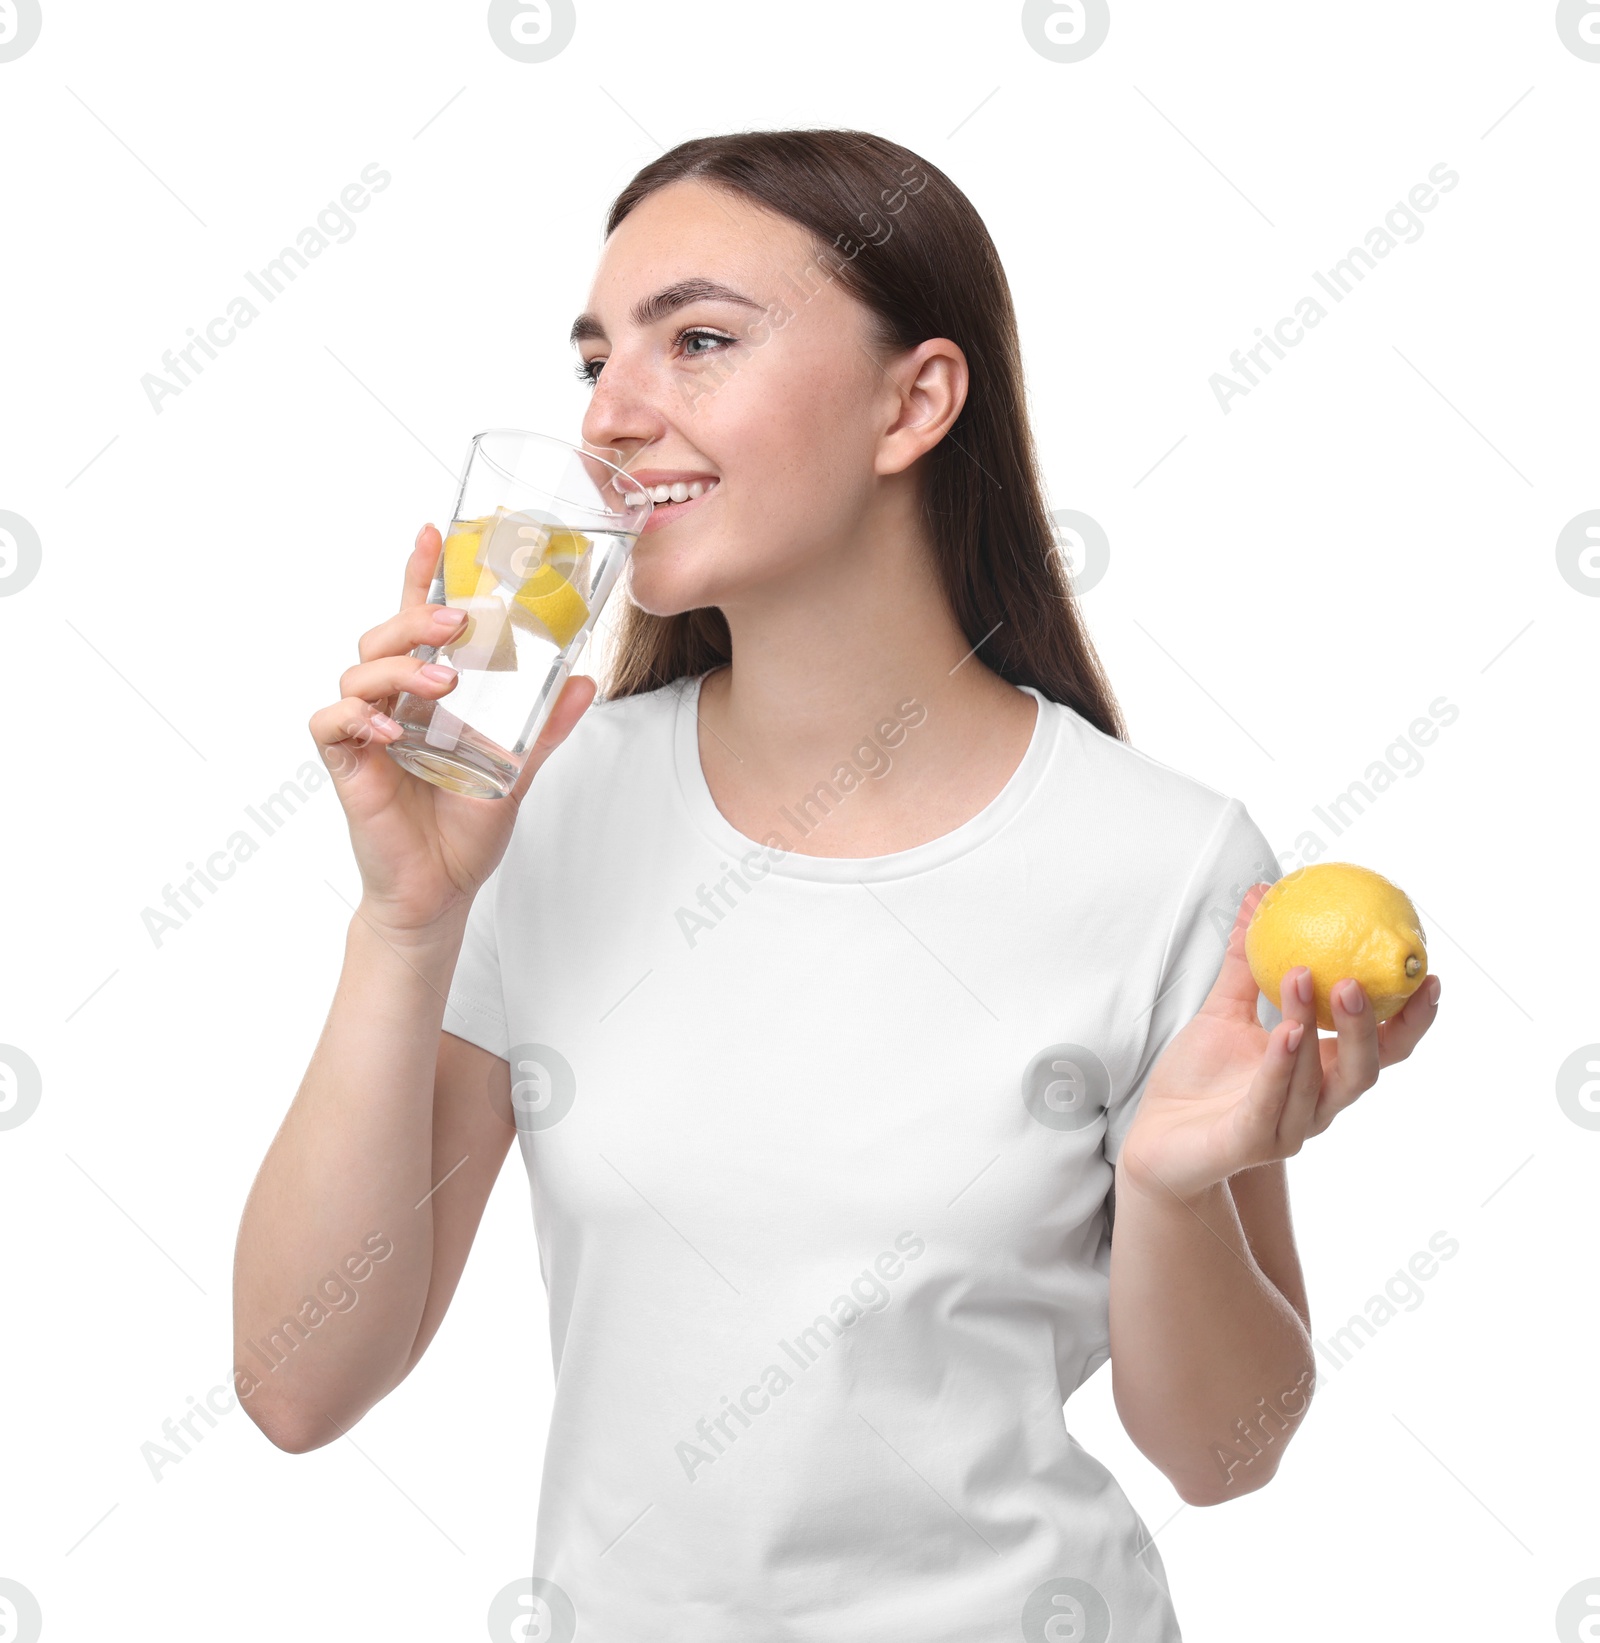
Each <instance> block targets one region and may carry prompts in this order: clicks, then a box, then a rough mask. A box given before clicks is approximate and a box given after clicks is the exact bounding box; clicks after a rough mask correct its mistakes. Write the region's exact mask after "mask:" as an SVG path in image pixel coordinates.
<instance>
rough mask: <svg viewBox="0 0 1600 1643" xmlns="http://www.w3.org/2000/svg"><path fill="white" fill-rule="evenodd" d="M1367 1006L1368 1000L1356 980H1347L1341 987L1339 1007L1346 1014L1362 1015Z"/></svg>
mask: <svg viewBox="0 0 1600 1643" xmlns="http://www.w3.org/2000/svg"><path fill="white" fill-rule="evenodd" d="M1366 1007H1367V1001H1366V999H1365V997H1364V996H1363V995H1362V992H1361V989H1360V987H1359V986H1357V985H1356V983H1355V982H1353V981H1347V982H1346V983H1345V984H1344V986H1342V987H1341V988H1340V989H1339V1008H1340V1009H1342V1010H1343V1011H1344V1013H1345V1014H1346V1015H1360V1014H1361V1012H1362V1011H1363V1010H1364V1009H1366Z"/></svg>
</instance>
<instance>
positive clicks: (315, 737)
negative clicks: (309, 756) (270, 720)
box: [307, 696, 403, 781]
mask: <svg viewBox="0 0 1600 1643" xmlns="http://www.w3.org/2000/svg"><path fill="white" fill-rule="evenodd" d="M307 729H309V730H310V732H311V739H312V741H313V742H315V743H316V746H317V752H318V754H319V755H320V756H321V758H322V762H323V763H324V764H325V765H326V766H327V767H328V769H329V771H330V772H331V773H332V775H333V778H334V780H335V781H343V780H345V779H346V778H347V777H349V776H352V775H354V774H355V772H356V771H357V770H359V769H360V768H361V766H362V764H363V763H364V762H365V759H364V756H363V755H364V754H365V752H366V750H367V749H368V748H381V747H383V746H384V745H385V744H387V743H389V742H394V741H398V740H399V739H400V736H401V735H402V733H403V732H402V730H401V727H400V726H399V725H398V724H396V723H395V721H394V720H393V719H391V718H389V717H388V715H387V714H384V713H380V712H379V711H378V709H377V708H376V707H375V706H374V705H373V704H372V703H371V702H366V701H362V700H361V699H360V698H359V697H353V696H348V697H345V698H344V699H343V700H342V701H338V702H334V703H333V704H332V705H331V706H328V707H323V708H318V709H317V711H316V712H315V713H313V714H312V715H311V718H310V721H309V722H308V724H307Z"/></svg>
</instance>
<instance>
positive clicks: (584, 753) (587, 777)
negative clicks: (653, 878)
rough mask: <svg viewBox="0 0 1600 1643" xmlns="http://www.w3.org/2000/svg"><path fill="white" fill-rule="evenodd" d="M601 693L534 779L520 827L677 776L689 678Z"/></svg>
mask: <svg viewBox="0 0 1600 1643" xmlns="http://www.w3.org/2000/svg"><path fill="white" fill-rule="evenodd" d="M689 682H692V681H685V680H681V679H678V680H674V681H673V682H672V683H670V684H665V685H661V686H659V687H657V688H656V689H654V690H647V691H638V692H635V693H634V694H632V695H629V696H614V697H610V698H604V699H602V698H598V697H597V698H596V699H595V700H594V701H593V702H591V703H590V705H589V707H588V708H587V709H586V710H585V712H584V715H583V717H582V718H581V719H579V720H578V722H577V724H575V725H574V726H573V727H572V729H571V730H570V731H569V732H568V734H567V738H566V740H565V741H563V742H562V743H561V745H560V746H559V747H557V748H556V749H555V751H554V752H553V753H551V755H550V757H549V758H548V759H546V760H545V762H544V764H543V765H542V766H541V767H540V769H539V771H538V773H537V774H536V775H535V776H534V778H533V781H532V782H531V783H530V784H529V787H528V791H527V794H526V796H525V797H524V799H523V801H522V811H521V814H520V815H519V816H518V823H517V828H518V832H523V831H525V830H526V826H527V825H532V824H533V822H534V821H535V820H536V819H537V818H542V817H550V816H552V815H553V814H556V813H560V814H561V815H567V814H568V813H570V812H571V811H572V810H573V809H574V807H578V806H582V805H583V804H586V803H590V802H597V803H607V802H612V803H614V802H616V801H617V800H618V799H619V798H621V797H623V796H624V792H625V790H626V791H627V796H628V797H630V798H638V797H640V796H641V795H639V794H637V793H635V792H634V791H633V790H634V789H638V788H643V787H649V786H651V785H659V784H661V783H664V782H668V781H670V780H671V779H672V753H673V734H674V730H675V727H676V723H677V710H678V704H679V702H680V700H681V699H682V694H683V690H684V688H685V685H686V683H689Z"/></svg>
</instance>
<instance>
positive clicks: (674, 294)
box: [567, 279, 761, 345]
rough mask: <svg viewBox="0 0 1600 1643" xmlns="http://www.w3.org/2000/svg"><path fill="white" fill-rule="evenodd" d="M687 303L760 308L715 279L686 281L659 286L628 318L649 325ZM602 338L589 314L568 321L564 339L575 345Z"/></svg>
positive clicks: (637, 303)
mask: <svg viewBox="0 0 1600 1643" xmlns="http://www.w3.org/2000/svg"><path fill="white" fill-rule="evenodd" d="M691 302H734V303H738V304H739V305H740V306H741V307H744V308H760V307H761V304H760V303H759V302H755V301H753V300H752V299H751V298H749V297H747V296H745V295H744V294H743V293H742V292H739V291H734V290H730V289H729V287H728V286H726V285H719V284H718V283H717V282H716V281H715V280H707V279H688V280H679V281H678V282H677V283H676V284H675V285H666V286H663V287H662V288H661V289H660V290H659V291H657V292H656V293H655V295H654V296H649V297H641V298H640V300H639V301H638V302H636V303H635V304H634V305H633V313H632V315H631V318H632V320H633V323H634V324H635V325H650V324H652V323H654V322H655V321H656V320H658V319H661V318H663V317H664V316H666V315H667V314H670V313H672V312H673V310H674V309H677V308H682V307H684V306H685V305H686V304H688V303H691ZM605 335H606V333H605V328H604V327H603V326H602V325H601V324H600V321H599V320H598V319H597V318H596V317H595V316H594V315H593V314H579V315H578V317H577V318H576V319H575V320H574V321H573V322H572V333H571V335H570V336H569V337H568V339H567V340H568V341H569V342H571V343H573V344H574V345H576V344H577V343H580V342H585V341H587V340H589V339H590V338H599V339H600V340H601V341H604V340H605Z"/></svg>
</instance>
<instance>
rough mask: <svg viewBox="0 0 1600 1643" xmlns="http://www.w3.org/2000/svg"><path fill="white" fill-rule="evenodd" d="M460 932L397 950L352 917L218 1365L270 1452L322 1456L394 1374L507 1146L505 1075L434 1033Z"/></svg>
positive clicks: (464, 1242) (406, 1364) (433, 1316)
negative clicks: (230, 1339) (499, 1095)
mask: <svg viewBox="0 0 1600 1643" xmlns="http://www.w3.org/2000/svg"><path fill="white" fill-rule="evenodd" d="M464 920H465V912H464V910H463V912H462V914H461V915H459V916H458V917H457V918H455V919H453V920H451V921H448V922H447V923H446V924H444V925H441V926H439V927H438V928H437V929H436V930H434V931H433V932H431V933H429V934H427V935H425V936H421V937H419V938H418V939H416V940H414V941H406V940H404V939H403V938H401V937H398V936H396V935H394V934H386V933H380V932H379V931H378V930H377V929H376V928H375V927H374V926H373V925H372V924H370V923H369V922H368V920H367V918H366V916H365V914H364V911H358V913H357V916H356V917H355V918H354V919H353V920H352V921H351V924H350V929H349V933H348V936H347V938H346V946H345V962H344V968H343V971H342V973H341V975H340V977H339V985H338V988H337V989H336V991H335V994H334V999H333V1004H332V1007H331V1008H330V1010H329V1012H328V1019H327V1024H326V1025H325V1026H324V1028H323V1031H322V1036H321V1038H320V1039H319V1041H318V1043H317V1047H316V1050H315V1051H314V1053H313V1054H312V1057H311V1063H310V1065H309V1066H308V1067H307V1069H306V1074H305V1077H304V1079H303V1080H302V1081H301V1084H300V1089H299V1091H298V1092H297V1093H296V1095H295V1098H294V1101H293V1103H292V1105H291V1106H290V1108H289V1112H288V1115H287V1116H286V1117H285V1119H284V1121H283V1124H282V1126H281V1128H280V1129H279V1131H278V1133H277V1135H276V1137H275V1138H274V1139H273V1142H272V1145H271V1147H270V1148H269V1149H268V1151H267V1155H266V1158H265V1160H264V1161H263V1163H262V1165H261V1169H260V1172H259V1173H258V1174H257V1176H256V1180H255V1184H254V1186H253V1187H252V1188H251V1190H250V1196H249V1199H248V1200H247V1202H246V1204H245V1208H244V1215H243V1219H242V1221H241V1223H240V1227H239V1239H238V1247H237V1251H236V1254H235V1259H234V1363H235V1366H236V1376H239V1377H240V1378H241V1384H240V1392H241V1402H242V1403H243V1406H244V1408H245V1410H246V1411H247V1412H248V1413H249V1415H250V1418H251V1419H252V1420H253V1421H254V1422H255V1423H256V1425H257V1426H259V1427H260V1428H261V1430H262V1431H263V1432H265V1433H266V1435H267V1436H268V1437H269V1438H270V1439H271V1440H272V1441H273V1443H275V1444H276V1445H277V1446H278V1447H279V1448H280V1449H286V1450H289V1451H290V1452H292V1453H296V1454H298V1453H302V1452H304V1451H305V1450H308V1449H315V1448H319V1447H320V1446H321V1445H323V1444H325V1443H331V1442H333V1441H334V1440H335V1439H336V1438H338V1437H339V1436H340V1435H341V1434H342V1432H344V1431H345V1430H346V1429H347V1428H349V1427H350V1426H353V1425H354V1424H355V1422H356V1421H358V1420H359V1419H360V1418H361V1416H362V1415H363V1414H365V1413H366V1411H367V1410H368V1409H370V1408H371V1407H372V1405H373V1404H375V1403H376V1402H378V1400H379V1399H380V1398H382V1397H383V1396H385V1394H387V1393H388V1392H389V1391H391V1390H392V1389H393V1388H394V1387H395V1386H396V1385H398V1384H399V1382H400V1381H401V1380H403V1379H404V1378H405V1376H406V1375H407V1374H408V1373H409V1371H410V1370H411V1368H412V1366H413V1365H414V1364H415V1363H416V1360H417V1358H418V1357H420V1356H421V1352H422V1349H423V1348H424V1347H425V1346H426V1345H427V1341H428V1339H430V1338H431V1337H432V1334H433V1332H434V1330H435V1329H437V1327H438V1324H439V1320H440V1318H441V1317H442V1316H443V1313H444V1309H445V1307H446V1306H447V1305H448V1303H449V1298H450V1294H451V1293H452V1292H453V1290H454V1288H455V1285H456V1281H457V1279H458V1278H459V1276H460V1271H461V1266H462V1263H464V1262H465V1260H466V1254H467V1250H468V1248H469V1247H470V1245H471V1243H472V1236H473V1233H474V1232H475V1231H476V1229H477V1225H478V1221H479V1218H480V1217H481V1215H482V1213H483V1206H484V1201H485V1200H486V1199H487V1197H488V1193H489V1189H490V1187H492V1185H493V1184H494V1178H495V1176H496V1174H497V1173H498V1171H499V1168H500V1165H501V1162H502V1161H503V1160H504V1158H505V1154H506V1149H507V1146H508V1144H509V1139H510V1137H512V1136H513V1135H514V1134H515V1133H516V1132H515V1130H514V1128H512V1127H511V1126H510V1125H509V1123H508V1122H506V1121H505V1120H504V1119H503V1118H502V1117H501V1116H500V1115H499V1114H498V1113H497V1111H496V1110H495V1106H494V1105H493V1101H492V1091H493V1088H494V1085H493V1080H494V1078H495V1076H496V1074H495V1069H498V1079H499V1082H500V1083H501V1084H504V1083H506V1080H507V1069H506V1064H505V1062H503V1061H500V1060H499V1059H498V1058H497V1057H494V1056H491V1055H489V1054H488V1052H487V1051H485V1050H481V1049H479V1048H478V1047H477V1046H475V1045H472V1044H468V1043H466V1042H464V1041H463V1040H461V1039H458V1038H455V1037H453V1036H452V1035H450V1034H448V1033H445V1032H443V1031H442V1030H441V1026H440V1023H441V1020H442V1017H443V1014H444V998H445V995H446V993H447V991H448V989H449V986H450V981H451V977H452V974H453V972H454V969H455V964H456V958H457V955H458V953H459V951H460V946H461V940H462V926H463V924H464ZM504 1105H505V1107H506V1109H507V1110H508V1111H509V1105H510V1102H509V1095H507V1097H506V1100H505V1102H504ZM447 1177H448V1178H447ZM244 1376H248V1377H250V1378H251V1379H252V1380H253V1381H254V1382H255V1383H256V1384H254V1385H253V1386H252V1385H251V1384H250V1383H249V1382H248V1381H245V1380H243V1378H242V1377H244Z"/></svg>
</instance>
